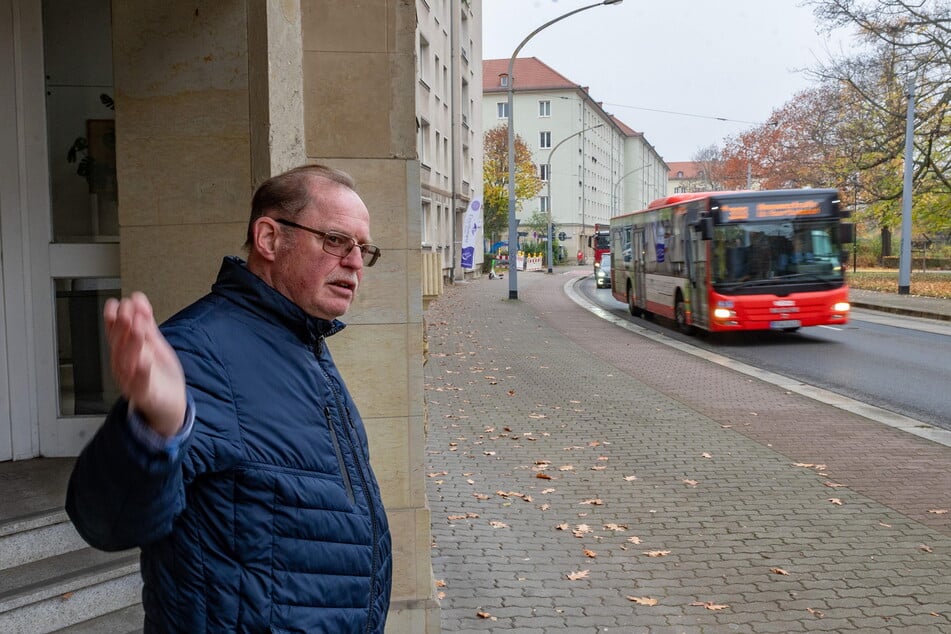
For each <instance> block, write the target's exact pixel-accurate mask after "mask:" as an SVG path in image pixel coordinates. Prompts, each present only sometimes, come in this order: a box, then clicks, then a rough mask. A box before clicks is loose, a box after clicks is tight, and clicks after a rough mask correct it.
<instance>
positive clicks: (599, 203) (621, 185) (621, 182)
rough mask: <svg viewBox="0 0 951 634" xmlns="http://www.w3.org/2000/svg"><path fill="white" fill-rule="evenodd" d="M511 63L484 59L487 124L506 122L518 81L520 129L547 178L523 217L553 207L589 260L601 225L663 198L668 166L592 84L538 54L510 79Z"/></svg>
mask: <svg viewBox="0 0 951 634" xmlns="http://www.w3.org/2000/svg"><path fill="white" fill-rule="evenodd" d="M509 61H510V60H508V59H492V60H484V61H483V64H482V116H483V127H484V128H485V129H486V130H488V129H491V128H494V127H497V126H503V127H504V126H506V125H507V123H508V82H509V81H514V83H513V84H512V86H513V88H514V94H513V104H514V111H513V113H512V114H513V120H514V128H515V133H516V134H517V135H518V136H519V137H520V138H521V139H522V140H523V141H524V142H525V143H526V144H527V145H528V147H529V148H530V150H531V152H532V160H533V162H534V163H535V168H536V169H537V170H538V175H539V176H540V177H541V179H542V181H543V187H542V190H541V192H539V195H538V196H537V197H536V198H534V199H532V200H524V201H521V203H522V208H521V210H520V213H519V214H518V218H519V220H520V221H521V222H525V221H526V220H527V219H529V218H531V216H532V215H533V214H534V213H536V212H537V213H540V214H544V215H547V214H548V213H549V211H550V212H551V219H552V222H553V224H554V225H555V226H556V228H557V233H556V236H557V235H558V234H559V233H564V234H565V239H564V240H561V244H562V246H563V247H565V249H566V251H567V252H568V254H569V255H570V256H571V257H574V254H575V253H577V252H578V251H579V250H580V251H582V253H583V254H584V256H585V259H588V258H589V257H590V253H591V251H590V248H589V246H588V240H587V239H588V236H590V235H592V232H593V230H594V226H595V224H601V225H604V224H607V223H608V221H609V220H610V219H611V217H613V216H615V215H617V214H619V213H622V212H625V211H632V210H634V209H641V208H643V207H645V206H646V205H647V203H648V202H650V201H651V200H654V199H655V198H659V197H660V196H663V195H664V193H665V192H666V191H667V171H668V170H667V165H666V164H665V163H664V160H663V159H662V158H661V156H660V154H658V152H657V150H656V149H655V148H654V147H653V146H652V145H651V144H650V143H649V142H648V141H647V139H646V138H645V137H644V135H643V134H642V133H639V132H636V131H634V130H633V129H632V128H630V127H629V126H627V125H626V124H624V123H623V122H621V121H620V120H619V119H618V118H617V117H615V116H613V115H611V114H610V113H608V112H606V111H605V110H604V108H603V107H602V105H601V104H600V103H599V102H597V101H595V100H594V99H593V98H592V97H591V95H590V94H589V92H588V89H587V88H586V87H584V86H581V85H579V84H576V83H574V82H572V81H570V80H568V79H567V78H565V77H564V76H563V75H561V74H560V73H558V72H557V71H555V70H554V69H552V68H551V67H550V66H548V65H547V64H545V63H544V62H542V61H541V60H539V59H537V58H535V57H530V58H517V59H516V60H515V64H514V67H513V75H514V79H511V78H509V76H508V66H509ZM527 237H528V238H533V237H534V236H527ZM540 239H542V240H543V239H544V235H542V236H540Z"/></svg>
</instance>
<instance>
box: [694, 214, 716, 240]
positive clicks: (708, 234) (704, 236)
mask: <svg viewBox="0 0 951 634" xmlns="http://www.w3.org/2000/svg"><path fill="white" fill-rule="evenodd" d="M697 229H698V230H699V231H700V239H701V240H713V218H710V217H707V218H701V219H700V222H699V223H697Z"/></svg>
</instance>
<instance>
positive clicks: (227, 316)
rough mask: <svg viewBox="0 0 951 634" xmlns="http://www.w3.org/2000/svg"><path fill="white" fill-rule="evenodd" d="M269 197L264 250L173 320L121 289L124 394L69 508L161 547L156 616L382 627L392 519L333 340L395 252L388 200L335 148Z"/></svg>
mask: <svg viewBox="0 0 951 634" xmlns="http://www.w3.org/2000/svg"><path fill="white" fill-rule="evenodd" d="M251 207H252V208H251V218H250V221H249V223H248V234H247V243H246V244H245V247H246V248H247V249H248V250H249V255H248V260H247V263H245V262H242V261H241V260H240V259H238V258H236V257H228V258H225V260H224V262H223V264H222V266H221V270H220V272H219V273H218V279H217V281H216V282H215V284H214V285H213V286H212V289H211V293H209V294H208V295H206V296H205V297H203V298H201V299H199V300H198V301H197V302H195V303H194V304H192V305H191V306H189V307H187V308H185V309H184V310H183V311H181V312H180V313H178V314H177V315H175V316H174V317H172V318H171V319H170V320H168V321H167V322H165V323H164V324H163V325H162V327H161V329H159V327H158V326H157V325H156V323H155V320H154V318H153V316H152V309H151V306H150V304H149V302H148V300H147V298H146V297H145V296H144V295H143V294H141V293H133V294H132V295H131V296H130V297H128V298H124V299H122V300H121V301H115V300H113V301H110V302H109V303H108V304H107V305H106V307H105V311H104V314H105V324H106V334H107V337H108V341H109V345H110V351H111V352H110V354H111V362H112V371H113V374H114V375H115V377H116V381H117V383H118V385H119V387H120V389H121V390H122V394H123V397H122V398H121V399H120V400H119V401H118V402H117V403H116V405H115V406H114V407H113V409H112V411H111V412H110V414H109V416H108V417H107V419H106V421H105V423H104V424H103V426H102V428H100V429H99V431H98V432H97V433H96V435H95V437H94V438H93V439H92V440H91V441H90V443H89V445H87V447H86V448H85V449H84V450H83V452H82V454H81V455H80V457H79V459H78V461H77V463H76V466H75V469H74V471H73V474H72V477H71V478H70V483H69V489H68V492H67V501H66V509H67V511H68V513H69V516H70V517H71V518H72V520H73V522H74V523H75V524H76V527H77V529H78V531H79V532H80V534H81V535H82V536H83V538H84V539H86V541H88V542H89V543H90V544H91V545H93V546H95V547H96V548H100V549H103V550H121V549H126V548H130V547H134V546H139V547H141V548H142V555H141V561H142V577H143V580H144V589H143V604H144V607H145V631H146V632H183V633H184V632H187V633H189V634H195V633H198V632H307V633H311V634H312V633H315V632H327V633H341V632H373V633H382V632H383V628H384V623H385V621H386V613H387V610H388V607H389V595H390V585H391V576H392V562H391V542H390V534H389V529H388V526H387V520H386V515H385V512H384V509H383V504H382V501H381V498H380V490H379V487H378V485H377V481H376V478H375V476H374V474H373V470H372V469H371V467H370V460H369V454H368V449H367V439H366V433H365V430H364V427H363V422H362V421H361V419H360V415H359V413H358V412H357V408H356V406H355V405H354V403H353V401H352V399H351V397H350V394H349V392H348V391H347V389H346V387H345V386H344V382H343V379H342V378H341V376H340V374H339V372H338V371H337V368H336V366H335V365H334V362H333V359H332V358H331V356H330V352H329V351H328V349H327V345H326V338H327V337H329V336H331V335H333V334H334V333H336V332H338V331H340V330H341V329H342V328H343V327H344V325H343V324H342V323H341V322H339V321H337V318H338V317H340V316H342V315H343V314H344V313H345V312H346V311H347V309H348V308H349V307H350V304H351V302H352V301H353V298H354V295H355V293H356V292H357V289H358V288H359V285H360V281H361V279H362V276H363V268H364V267H365V266H373V264H374V263H375V262H376V261H377V259H378V258H379V257H380V250H379V249H378V248H377V247H376V246H374V245H372V244H371V243H370V215H369V212H368V211H367V208H366V206H365V205H364V204H363V201H362V200H361V199H360V197H359V196H358V195H357V194H356V192H355V191H354V189H353V182H352V180H351V179H350V177H349V176H348V175H346V174H345V173H343V172H339V171H337V170H333V169H330V168H327V167H323V166H317V165H311V166H302V167H299V168H295V169H293V170H290V171H289V172H286V173H284V174H280V175H278V176H274V177H272V178H271V179H269V180H268V181H266V182H265V183H263V184H262V185H261V186H260V187H259V188H258V190H257V192H255V194H254V198H253V201H252V206H251Z"/></svg>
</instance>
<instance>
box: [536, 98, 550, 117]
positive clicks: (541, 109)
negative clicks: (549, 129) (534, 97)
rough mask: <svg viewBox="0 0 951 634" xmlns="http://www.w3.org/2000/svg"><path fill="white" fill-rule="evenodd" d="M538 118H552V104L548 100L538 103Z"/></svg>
mask: <svg viewBox="0 0 951 634" xmlns="http://www.w3.org/2000/svg"><path fill="white" fill-rule="evenodd" d="M538 116H539V117H550V116H551V102H550V101H548V100H547V99H546V100H544V101H539V102H538Z"/></svg>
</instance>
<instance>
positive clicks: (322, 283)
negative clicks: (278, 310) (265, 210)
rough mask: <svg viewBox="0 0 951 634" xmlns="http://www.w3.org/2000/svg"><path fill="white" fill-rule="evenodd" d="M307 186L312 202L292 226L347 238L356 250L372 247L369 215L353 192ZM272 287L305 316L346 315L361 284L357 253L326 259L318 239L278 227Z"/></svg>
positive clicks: (331, 186)
mask: <svg viewBox="0 0 951 634" xmlns="http://www.w3.org/2000/svg"><path fill="white" fill-rule="evenodd" d="M321 189H322V191H321V192H320V194H319V195H317V194H316V193H315V192H314V189H313V184H311V191H312V200H314V201H315V202H312V203H311V204H310V205H308V206H307V207H306V208H305V209H304V210H303V211H302V212H301V214H300V215H299V216H298V217H297V218H295V219H294V222H296V223H298V224H301V225H304V226H306V227H310V228H312V229H317V230H318V231H335V232H337V233H342V234H344V235H347V236H350V237H351V238H353V239H354V240H356V241H357V242H358V243H360V244H364V243H367V242H370V213H369V212H368V211H367V208H366V205H364V204H363V201H362V200H360V197H359V196H358V195H357V194H356V193H355V192H353V191H351V190H349V189H347V188H345V187H342V186H337V185H327V184H324V186H323V187H322V188H321ZM280 232H281V239H280V240H279V242H278V249H277V253H276V256H275V259H274V263H273V268H272V273H271V283H272V285H273V286H274V288H275V289H277V291H278V292H280V293H281V294H282V295H284V296H285V297H287V298H288V299H290V300H291V301H293V302H294V303H295V304H297V305H298V306H300V307H301V308H303V309H304V311H306V312H307V313H308V314H309V315H312V316H314V317H320V318H323V319H328V320H329V319H335V318H337V317H340V316H341V315H343V314H344V313H346V312H347V309H348V308H350V303H351V302H352V301H353V298H354V296H355V295H356V292H357V287H358V286H359V285H360V280H361V279H362V278H363V259H362V256H361V254H360V249H353V250H351V251H350V253H349V254H347V255H346V256H344V257H338V256H336V255H332V254H330V253H327V252H326V251H324V249H323V241H324V239H323V238H322V237H319V236H316V235H314V234H312V233H309V232H307V231H303V230H301V229H295V228H292V227H286V226H281V227H280Z"/></svg>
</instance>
